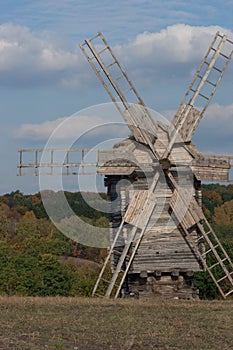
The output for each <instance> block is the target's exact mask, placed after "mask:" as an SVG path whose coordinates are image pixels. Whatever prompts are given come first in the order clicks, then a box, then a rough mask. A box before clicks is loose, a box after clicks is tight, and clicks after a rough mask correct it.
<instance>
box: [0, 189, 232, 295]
mask: <svg viewBox="0 0 233 350" xmlns="http://www.w3.org/2000/svg"><path fill="white" fill-rule="evenodd" d="M65 195H66V198H67V200H68V202H69V204H70V206H71V207H72V209H73V211H74V213H75V214H77V215H78V216H79V217H82V219H83V220H84V221H85V220H86V221H87V222H88V223H90V224H92V225H94V226H100V227H108V217H107V215H105V214H103V213H102V212H100V211H98V210H96V209H93V207H98V203H97V202H98V201H99V200H100V199H98V198H97V197H96V194H94V193H86V194H85V196H86V197H88V202H89V203H92V204H93V205H92V206H89V205H88V204H87V203H86V201H85V200H84V199H83V197H82V194H81V193H72V192H65ZM101 196H102V197H103V199H106V195H105V194H101ZM203 209H204V212H205V215H206V216H207V218H208V220H209V222H210V223H211V225H212V226H213V228H214V229H215V231H216V233H217V234H218V236H219V238H220V240H221V242H222V243H223V245H224V247H225V248H226V250H227V252H228V253H229V255H230V256H231V258H232V260H233V185H228V186H223V185H219V184H209V185H203ZM68 219H71V220H72V218H68ZM84 234H85V233H84ZM106 253H107V251H106V249H99V248H95V247H88V246H85V245H82V244H80V243H79V242H78V241H73V240H71V239H69V238H67V237H66V236H64V235H63V234H62V233H61V232H59V230H58V229H57V228H56V227H55V226H54V225H53V224H52V223H51V221H50V220H49V218H48V216H47V213H46V211H45V209H44V207H43V203H42V200H41V195H40V193H36V194H33V195H24V194H23V193H21V192H20V191H14V192H11V193H8V194H5V195H2V196H0V294H1V295H25V296H26V295H28V296H47V295H49V296H55V295H62V296H90V294H91V291H92V289H93V286H94V283H95V281H96V278H97V276H98V273H99V269H100V267H101V264H102V263H103V261H104V259H105V256H106ZM195 283H196V286H197V287H198V288H199V290H200V296H201V297H202V298H216V297H217V296H218V292H217V290H216V288H215V286H214V285H213V283H212V281H211V280H210V278H209V275H208V274H207V273H197V274H196V282H195Z"/></svg>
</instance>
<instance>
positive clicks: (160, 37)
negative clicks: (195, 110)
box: [0, 0, 233, 194]
mask: <svg viewBox="0 0 233 350" xmlns="http://www.w3.org/2000/svg"><path fill="white" fill-rule="evenodd" d="M0 3H1V12H0V101H1V103H0V117H1V129H0V143H1V148H0V159H1V173H0V177H1V178H0V193H1V194H4V193H9V192H11V191H15V190H20V191H22V192H23V193H35V192H37V191H38V190H39V181H38V177H19V176H17V163H18V160H19V159H18V152H17V151H18V150H19V149H22V148H23V149H26V148H29V149H34V148H43V147H44V146H45V145H46V144H47V141H48V139H49V137H50V135H51V134H52V133H54V130H56V128H57V127H59V125H61V123H63V124H62V125H63V126H64V128H63V129H62V136H61V135H60V136H59V137H58V138H56V137H55V138H56V142H57V143H56V146H57V147H59V146H61V147H62V146H64V144H66V142H67V139H69V138H70V137H71V136H72V137H73V136H74V135H75V136H76V135H77V140H78V138H79V137H80V136H81V135H82V134H83V133H86V131H87V130H89V129H90V128H92V127H95V126H97V125H101V124H105V123H106V124H108V123H113V124H111V125H112V126H111V127H110V128H108V130H107V131H105V132H103V130H100V129H98V128H97V129H95V132H94V133H93V131H92V134H90V135H91V137H90V136H89V137H86V139H85V140H83V139H81V140H80V144H79V142H78V141H77V142H76V144H78V145H80V146H88V142H90V143H93V141H96V143H97V144H99V143H100V142H101V137H100V136H103V137H104V139H106V135H107V136H108V137H109V139H115V138H118V137H124V136H125V135H126V136H127V132H128V131H125V129H124V128H122V129H121V128H119V127H116V125H118V124H114V123H121V122H122V119H121V117H120V116H119V115H118V114H117V113H114V112H112V110H111V111H110V112H109V109H108V108H109V106H108V107H107V111H105V112H104V111H103V108H102V107H99V105H100V106H102V105H103V106H104V104H105V103H109V102H110V101H109V97H108V95H107V93H106V92H105V90H104V88H103V87H102V86H101V84H100V82H99V81H98V79H97V77H96V76H95V74H94V73H93V71H92V70H91V68H90V67H89V64H88V63H87V62H86V60H85V58H84V57H83V54H82V52H81V50H80V48H79V44H80V43H83V42H84V40H85V39H86V38H91V37H93V36H95V35H96V33H97V32H102V33H103V34H104V36H105V37H106V39H107V41H108V42H109V43H110V45H111V47H112V48H113V50H114V52H115V53H116V55H117V57H118V58H119V60H120V62H121V64H122V65H123V66H124V68H125V69H126V71H127V73H128V75H129V77H130V79H131V80H132V81H133V83H134V85H135V86H136V88H137V90H138V92H139V94H140V95H141V96H142V98H143V100H144V102H145V103H146V104H147V106H148V107H150V108H152V109H153V110H155V111H158V112H159V113H161V115H162V116H165V117H166V118H168V119H169V118H171V116H172V115H174V113H175V111H176V110H177V108H178V106H179V104H180V102H181V100H182V98H183V96H184V94H185V92H186V90H187V88H188V86H189V84H190V82H191V80H192V77H193V75H194V73H195V71H196V69H197V68H198V66H199V64H200V62H201V60H202V58H203V56H204V54H205V52H206V50H207V48H208V46H209V44H210V42H211V40H212V39H213V36H214V34H215V33H216V31H220V32H221V33H222V34H226V35H227V36H228V38H229V39H231V40H233V23H232V13H233V1H227V0H226V1H224V3H223V2H222V1H221V0H216V1H211V0H208V1H206V0H196V1H194V2H191V1H176V0H173V1H162V0H161V1H160V0H129V1H125V0H124V1H123V0H118V1H116V2H112V1H107V0H99V1H96V0H39V1H37V0H20V1H18V0H1V1H0ZM232 92H233V63H232V62H231V63H230V65H229V67H228V69H227V72H226V74H225V75H224V77H223V79H222V81H221V83H220V85H219V88H218V90H217V92H216V94H215V96H214V98H213V100H212V101H211V104H210V106H209V108H208V109H207V111H206V113H205V116H204V118H203V120H202V121H201V123H200V125H199V128H198V130H197V132H196V133H195V136H194V142H195V144H196V146H197V148H198V149H200V150H201V151H202V152H205V153H211V154H216V153H217V154H227V155H233V99H232ZM93 106H94V107H93ZM90 111H91V112H90ZM74 115H75V117H74V118H73V119H74V120H73V124H72V125H70V124H69V123H68V124H67V123H66V120H67V119H66V118H67V117H70V116H74ZM71 118H72V117H71ZM123 129H124V130H123ZM53 135H54V134H53ZM55 136H56V133H55ZM72 137H71V138H72ZM72 140H73V138H72ZM90 146H93V144H91V145H90ZM50 181H51V186H52V182H53V181H54V180H53V179H51V180H50ZM75 181H76V180H75V179H72V180H71V179H70V178H69V179H68V180H67V186H68V187H69V186H70V188H72V186H73V188H74V187H75V185H74V182H75Z"/></svg>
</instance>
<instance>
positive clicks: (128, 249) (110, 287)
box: [92, 172, 160, 298]
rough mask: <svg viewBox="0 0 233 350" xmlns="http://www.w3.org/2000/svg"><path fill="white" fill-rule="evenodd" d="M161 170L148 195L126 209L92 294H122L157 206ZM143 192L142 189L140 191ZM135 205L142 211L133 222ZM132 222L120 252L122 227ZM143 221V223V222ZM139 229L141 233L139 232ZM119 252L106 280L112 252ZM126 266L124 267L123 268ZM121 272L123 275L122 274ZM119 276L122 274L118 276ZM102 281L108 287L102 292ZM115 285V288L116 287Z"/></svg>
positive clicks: (137, 198) (140, 197)
mask: <svg viewBox="0 0 233 350" xmlns="http://www.w3.org/2000/svg"><path fill="white" fill-rule="evenodd" d="M159 176H160V175H159V172H156V173H155V176H154V178H153V181H152V183H151V185H150V188H149V190H148V191H145V192H146V196H140V195H138V196H135V197H133V198H132V200H131V202H130V204H129V206H128V209H127V210H126V213H125V215H124V217H123V219H122V221H121V224H120V226H119V228H118V231H117V233H116V235H115V237H114V240H113V242H112V245H111V247H110V250H109V253H108V256H107V258H106V260H105V262H104V265H103V267H102V270H101V272H100V274H99V277H98V279H97V281H96V284H95V286H94V289H93V292H92V296H100V297H105V298H109V297H110V296H114V298H117V297H118V296H119V294H120V291H121V289H122V286H123V283H124V281H125V278H126V275H127V273H128V271H129V268H130V266H131V264H132V261H133V259H134V256H135V254H136V252H137V249H138V247H139V245H140V242H141V240H142V238H143V235H144V233H145V231H146V229H147V226H148V223H149V220H150V217H151V215H152V213H153V210H154V208H155V206H156V196H155V188H156V185H157V183H158V180H159ZM140 192H141V191H140ZM135 206H138V207H140V208H141V211H140V213H139V215H138V216H137V218H136V221H135V222H134V223H133V224H132V222H131V221H130V219H129V218H130V217H131V213H132V210H133V209H132V208H135ZM127 223H130V224H131V225H132V228H131V230H130V232H129V233H128V235H127V242H126V244H125V246H124V248H123V251H122V252H120V251H119V250H117V246H118V244H117V241H118V239H119V237H120V235H121V233H122V229H123V227H124V225H125V224H127ZM142 223H143V224H142ZM138 231H139V234H138ZM133 241H134V243H135V244H134V245H133V246H132V242H133ZM114 253H115V254H117V253H118V254H119V255H120V257H119V260H118V263H117V266H116V268H115V270H114V273H113V275H112V278H111V279H110V280H106V279H105V278H104V273H105V271H106V269H107V268H108V266H109V261H110V259H111V256H112V254H114ZM123 266H124V268H123ZM120 273H122V275H121V276H120ZM118 276H120V277H119V278H118ZM101 283H104V285H105V286H106V288H103V289H104V292H102V294H101V293H100V292H99V291H98V290H99V289H100V288H99V287H100V285H101ZM114 287H115V289H114Z"/></svg>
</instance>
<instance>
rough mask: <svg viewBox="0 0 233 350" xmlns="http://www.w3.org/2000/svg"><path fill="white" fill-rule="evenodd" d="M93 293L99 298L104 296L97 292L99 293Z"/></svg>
mask: <svg viewBox="0 0 233 350" xmlns="http://www.w3.org/2000/svg"><path fill="white" fill-rule="evenodd" d="M94 295H96V296H97V297H99V298H104V295H102V294H99V293H95V294H94Z"/></svg>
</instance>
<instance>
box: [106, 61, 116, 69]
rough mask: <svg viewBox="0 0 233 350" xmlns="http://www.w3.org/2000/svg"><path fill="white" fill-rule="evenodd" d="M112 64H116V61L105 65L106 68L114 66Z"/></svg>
mask: <svg viewBox="0 0 233 350" xmlns="http://www.w3.org/2000/svg"><path fill="white" fill-rule="evenodd" d="M114 64H116V61H113V62H112V63H110V64H108V65H107V66H106V68H110V67H112V66H114Z"/></svg>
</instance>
